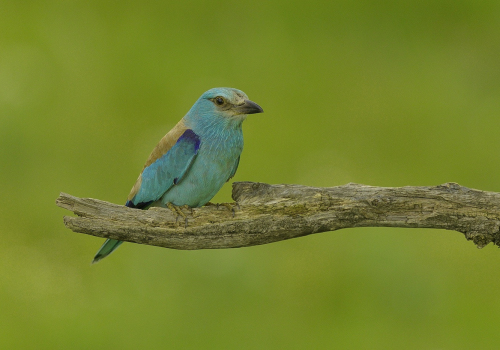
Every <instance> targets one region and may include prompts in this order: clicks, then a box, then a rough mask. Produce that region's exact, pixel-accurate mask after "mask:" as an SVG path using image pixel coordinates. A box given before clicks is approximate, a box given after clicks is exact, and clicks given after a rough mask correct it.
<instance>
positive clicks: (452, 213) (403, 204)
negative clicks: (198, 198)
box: [56, 182, 500, 249]
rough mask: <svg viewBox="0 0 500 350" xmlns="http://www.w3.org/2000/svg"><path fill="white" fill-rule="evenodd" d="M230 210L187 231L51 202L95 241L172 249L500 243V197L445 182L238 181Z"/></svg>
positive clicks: (164, 214)
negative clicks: (459, 240) (338, 238)
mask: <svg viewBox="0 0 500 350" xmlns="http://www.w3.org/2000/svg"><path fill="white" fill-rule="evenodd" d="M233 199H234V200H235V201H236V202H237V203H238V204H239V208H237V207H236V208H235V209H236V212H235V215H234V216H233V213H232V212H231V210H229V209H228V208H227V207H224V206H220V207H219V208H218V209H217V208H216V207H215V206H205V207H203V208H199V209H194V214H193V215H191V214H190V213H189V211H187V210H186V214H187V216H188V218H189V222H188V226H187V227H186V228H185V227H184V221H183V220H179V223H177V222H176V217H175V215H174V213H173V212H172V211H171V210H169V209H164V208H151V209H149V210H137V209H130V208H127V207H124V206H121V205H116V204H111V203H107V202H104V201H100V200H97V199H90V198H77V197H73V196H71V195H68V194H65V193H61V194H60V196H59V198H58V199H57V201H56V204H57V205H58V206H60V207H62V208H65V209H68V210H70V211H72V212H74V213H75V214H76V215H77V216H76V217H74V216H65V217H64V224H65V225H66V226H67V227H68V228H69V229H71V230H73V231H75V232H81V233H85V234H89V235H93V236H97V237H104V238H113V239H119V240H122V241H128V242H134V243H140V244H149V245H155V246H160V247H166V248H174V249H219V248H236V247H246V246H252V245H258V244H267V243H272V242H277V241H282V240H285V239H290V238H295V237H301V236H306V235H310V234H313V233H318V232H325V231H335V230H339V229H342V228H349V227H407V228H440V229H446V230H455V231H459V232H462V233H463V234H464V235H465V237H466V238H467V239H468V240H472V241H474V243H475V244H476V245H477V246H478V247H479V248H482V247H484V246H485V245H487V244H488V243H490V242H493V243H494V244H496V245H500V232H499V230H500V193H496V192H485V191H479V190H474V189H469V188H466V187H462V186H460V185H458V184H455V183H446V184H443V185H439V186H434V187H413V186H408V187H373V186H365V185H358V184H353V183H350V184H347V185H344V186H337V187H327V188H321V187H307V186H301V185H268V184H264V183H254V182H235V183H234V184H233Z"/></svg>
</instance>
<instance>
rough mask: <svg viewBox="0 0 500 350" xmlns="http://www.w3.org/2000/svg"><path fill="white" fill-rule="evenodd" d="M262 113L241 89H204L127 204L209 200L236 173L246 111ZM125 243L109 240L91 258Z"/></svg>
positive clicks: (157, 150) (160, 148) (160, 146)
mask: <svg viewBox="0 0 500 350" xmlns="http://www.w3.org/2000/svg"><path fill="white" fill-rule="evenodd" d="M262 112H263V110H262V108H261V107H260V106H259V105H257V104H256V103H255V102H252V101H250V100H249V99H248V97H247V95H246V94H245V93H244V92H243V91H241V90H237V89H232V88H215V89H211V90H208V91H207V92H205V93H204V94H203V95H201V97H200V98H199V99H198V100H197V101H196V102H195V104H194V105H193V107H191V109H190V110H189V112H188V113H187V114H186V115H185V116H184V118H182V119H181V120H180V121H179V122H178V123H177V125H176V126H175V127H174V128H173V129H172V130H170V131H169V132H168V133H167V134H166V135H165V136H164V137H163V138H162V139H161V140H160V142H159V143H158V145H157V146H156V147H155V149H154V150H153V152H152V153H151V155H150V156H149V158H148V160H147V161H146V164H145V165H144V168H143V170H142V172H141V174H140V175H139V178H138V179H137V181H136V183H135V184H134V186H133V187H132V190H131V191H130V194H129V196H128V198H127V202H126V204H125V205H126V206H128V207H131V208H138V209H147V208H149V207H151V206H160V207H167V206H171V205H174V206H183V205H187V206H189V207H191V208H198V207H201V206H203V205H205V204H206V203H207V202H208V201H210V199H212V197H213V196H215V194H216V193H217V192H218V191H219V190H220V189H221V187H222V186H223V185H224V183H225V182H227V181H228V180H229V179H230V178H232V177H233V176H234V174H235V173H236V170H237V168H238V164H239V160H240V154H241V152H242V150H243V133H242V129H241V125H242V123H243V121H244V120H245V118H246V116H247V115H248V114H254V113H262ZM121 243H123V242H122V241H117V240H114V239H108V240H106V241H105V242H104V244H103V245H102V247H101V248H100V249H99V251H98V252H97V254H96V255H95V257H94V260H93V263H95V262H98V261H99V260H101V259H103V258H105V257H106V256H108V255H109V254H111V253H112V252H113V251H114V250H115V249H116V248H118V247H119V246H120V244H121Z"/></svg>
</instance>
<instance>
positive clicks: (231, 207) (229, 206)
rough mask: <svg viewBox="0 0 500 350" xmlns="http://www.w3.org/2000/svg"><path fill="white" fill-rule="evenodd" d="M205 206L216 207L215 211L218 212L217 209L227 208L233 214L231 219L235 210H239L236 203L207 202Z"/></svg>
mask: <svg viewBox="0 0 500 350" xmlns="http://www.w3.org/2000/svg"><path fill="white" fill-rule="evenodd" d="M205 205H206V206H216V207H217V210H219V207H225V208H227V209H228V210H229V211H230V212H231V213H233V218H234V216H235V215H236V209H235V208H237V209H238V210H240V209H241V208H240V205H239V204H238V203H236V202H235V203H212V202H208V203H207V204H205Z"/></svg>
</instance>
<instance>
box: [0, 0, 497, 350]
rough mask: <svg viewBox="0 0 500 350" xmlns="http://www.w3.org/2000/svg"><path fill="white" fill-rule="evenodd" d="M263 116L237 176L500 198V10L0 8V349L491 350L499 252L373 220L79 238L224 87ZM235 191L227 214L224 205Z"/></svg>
mask: <svg viewBox="0 0 500 350" xmlns="http://www.w3.org/2000/svg"><path fill="white" fill-rule="evenodd" d="M217 86H231V87H235V88H239V89H241V90H243V91H245V92H246V93H247V94H248V95H249V97H250V98H251V99H252V100H254V101H256V102H257V103H259V104H260V105H261V106H262V107H263V108H264V110H265V113H264V114H262V115H255V116H250V117H249V118H248V120H247V121H246V122H245V124H244V134H245V150H244V152H243V155H242V159H241V163H240V167H239V170H238V172H237V174H236V176H235V178H234V179H233V180H234V181H261V182H267V183H298V184H305V185H313V186H335V185H342V184H345V183H347V182H358V183H363V184H369V185H377V186H403V185H437V184H441V183H444V182H448V181H455V182H458V183H460V184H461V185H464V186H468V187H473V188H478V189H482V190H489V191H500V140H499V136H498V135H499V130H500V118H499V113H500V2H498V1H478V0H468V1H466V0H463V1H416V0H414V1H379V2H373V1H362V0H361V1H360V0H358V1H336V2H326V1H308V2H304V3H291V2H288V1H279V0H276V1H261V2H257V1H255V2H245V1H242V2H238V1H236V2H235V1H227V2H209V1H202V0H193V1H184V2H161V3H160V2H153V1H151V2H145V1H140V2H139V1H125V2H117V1H73V2H64V1H45V2H43V3H42V2H35V1H2V2H1V3H0V164H1V165H0V166H1V171H0V180H1V182H2V184H3V185H2V186H1V187H0V194H1V195H2V196H1V198H2V201H1V204H0V212H1V214H0V230H1V240H0V308H1V312H0V346H1V347H2V348H4V349H8V348H47V349H49V348H50V349H53V348H59V349H69V348H71V349H73V348H74V349H89V348H92V349H104V348H108V349H112V348H121V349H134V348H149V349H154V348H173V349H176V348H177V349H181V348H182V349H306V348H315V349H319V348H327V347H328V348H339V349H367V348H370V349H461V348H462V349H471V348H476V349H478V348H479V349H488V348H497V347H498V344H499V342H500V333H499V332H498V326H499V324H500V298H499V293H500V279H499V278H498V275H499V267H500V263H499V260H500V251H499V250H498V249H497V248H496V247H493V246H491V245H490V246H487V247H486V248H484V249H482V250H478V249H476V248H475V246H474V245H473V244H472V243H471V242H467V241H466V240H465V239H464V237H463V235H462V234H460V233H457V232H447V231H438V230H417V229H411V230H403V229H386V228H380V229H375V228H367V229H350V230H341V231H338V232H334V233H322V234H317V235H313V236H309V237H304V238H299V239H294V240H290V241H286V242H280V243H274V244H270V245H266V246H259V247H252V248H242V249H233V250H217V251H175V250H167V249H162V248H156V247H149V246H141V245H133V244H125V245H123V246H122V248H120V249H119V251H117V252H116V253H115V254H113V256H111V257H110V258H108V259H106V260H104V261H102V262H101V263H99V264H98V265H94V266H90V261H91V259H92V257H93V255H94V253H95V252H96V250H97V249H98V248H99V247H100V245H101V243H102V239H99V238H94V237H91V236H85V235H81V234H77V233H73V232H71V231H70V230H68V229H66V228H65V227H64V225H63V221H62V217H63V215H66V214H68V213H67V212H65V211H64V210H62V209H60V208H57V207H56V206H55V199H56V197H57V196H58V194H59V192H60V191H64V192H67V193H70V194H73V195H76V196H80V197H93V198H99V199H103V200H107V201H111V202H114V203H120V204H121V203H124V201H125V199H126V196H127V195H128V192H129V190H130V188H131V186H132V184H133V183H134V181H135V180H136V178H137V175H138V173H139V172H140V170H141V169H142V166H143V163H144V161H145V160H146V158H147V156H148V155H149V152H150V151H151V150H152V148H153V147H154V146H155V144H156V143H157V142H158V140H159V139H160V138H161V137H162V136H163V135H164V134H165V133H166V132H167V131H168V130H169V129H170V128H171V127H172V126H173V125H174V124H175V123H176V122H177V121H178V120H179V119H180V118H181V117H182V116H183V115H184V113H186V112H187V110H188V109H189V108H190V107H191V105H192V104H193V103H194V101H196V99H197V98H198V97H199V96H200V95H201V94H202V93H203V92H204V91H205V90H208V89H209V88H212V87H217ZM230 193H231V186H230V184H228V185H226V186H225V187H224V188H223V190H221V192H220V193H219V194H218V195H217V196H216V197H215V201H219V202H223V201H229V200H230Z"/></svg>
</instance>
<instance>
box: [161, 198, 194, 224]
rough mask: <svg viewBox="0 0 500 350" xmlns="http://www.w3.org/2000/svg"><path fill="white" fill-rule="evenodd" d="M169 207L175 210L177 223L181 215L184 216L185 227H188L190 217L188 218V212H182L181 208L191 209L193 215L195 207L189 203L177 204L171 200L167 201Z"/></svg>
mask: <svg viewBox="0 0 500 350" xmlns="http://www.w3.org/2000/svg"><path fill="white" fill-rule="evenodd" d="M167 208H168V209H170V210H172V211H173V212H174V214H176V217H175V222H176V223H177V221H178V220H179V216H182V217H183V218H184V228H186V227H187V225H188V218H187V216H186V214H184V213H183V212H182V210H181V208H188V209H191V215H193V208H191V207H190V206H189V205H175V204H172V203H170V202H168V203H167Z"/></svg>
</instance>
